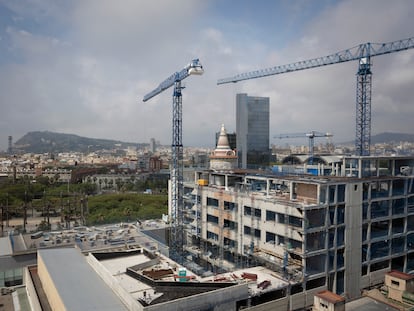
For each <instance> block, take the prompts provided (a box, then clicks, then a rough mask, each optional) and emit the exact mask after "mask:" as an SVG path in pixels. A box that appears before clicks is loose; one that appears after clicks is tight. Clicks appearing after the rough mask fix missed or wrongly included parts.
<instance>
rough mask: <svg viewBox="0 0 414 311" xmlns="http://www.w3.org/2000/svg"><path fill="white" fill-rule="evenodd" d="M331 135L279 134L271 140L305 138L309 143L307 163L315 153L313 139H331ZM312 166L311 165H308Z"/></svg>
mask: <svg viewBox="0 0 414 311" xmlns="http://www.w3.org/2000/svg"><path fill="white" fill-rule="evenodd" d="M332 136H333V135H332V134H331V133H321V132H316V131H310V132H308V133H294V134H280V135H279V136H274V137H273V138H280V139H282V138H300V137H307V138H308V140H309V142H308V144H309V146H308V153H309V161H312V159H313V155H314V151H315V141H314V140H315V137H326V138H329V137H332ZM310 164H312V163H310Z"/></svg>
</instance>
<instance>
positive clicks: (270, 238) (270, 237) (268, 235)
mask: <svg viewBox="0 0 414 311" xmlns="http://www.w3.org/2000/svg"><path fill="white" fill-rule="evenodd" d="M266 243H271V244H275V243H276V234H274V233H272V232H268V231H266Z"/></svg>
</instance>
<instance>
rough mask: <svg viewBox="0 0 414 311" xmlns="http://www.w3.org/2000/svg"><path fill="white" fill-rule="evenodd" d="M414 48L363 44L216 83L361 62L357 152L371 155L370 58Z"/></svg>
mask: <svg viewBox="0 0 414 311" xmlns="http://www.w3.org/2000/svg"><path fill="white" fill-rule="evenodd" d="M412 48H414V37H411V38H408V39H403V40H399V41H393V42H388V43H362V44H360V45H357V46H355V47H353V48H350V49H346V50H343V51H340V52H337V53H335V54H331V55H327V56H323V57H318V58H313V59H308V60H304V61H299V62H296V63H292V64H288V65H282V66H276V67H271V68H267V69H261V70H255V71H251V72H246V73H241V74H237V75H235V76H233V77H229V78H224V79H219V80H218V81H217V84H218V85H220V84H225V83H230V82H234V83H235V82H239V81H242V80H249V79H256V78H262V77H267V76H272V75H277V74H282V73H288V72H293V71H299V70H304V69H310V68H316V67H321V66H327V65H333V64H337V63H344V62H348V61H352V60H358V62H359V66H358V71H357V88H356V89H357V90H356V98H357V100H356V131H355V133H356V136H355V153H356V154H357V155H361V156H365V155H369V153H370V144H371V86H372V72H371V65H372V62H371V58H372V57H374V56H379V55H383V54H390V53H394V52H399V51H404V50H408V49H412Z"/></svg>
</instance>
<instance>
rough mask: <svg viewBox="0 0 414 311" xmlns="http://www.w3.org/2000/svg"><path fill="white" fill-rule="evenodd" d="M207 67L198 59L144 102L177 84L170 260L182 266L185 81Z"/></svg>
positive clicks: (172, 155)
mask: <svg viewBox="0 0 414 311" xmlns="http://www.w3.org/2000/svg"><path fill="white" fill-rule="evenodd" d="M203 73H204V69H203V66H202V65H201V63H200V61H199V60H198V59H193V60H192V61H191V62H190V63H189V64H188V65H187V66H185V67H184V68H183V69H182V70H181V71H179V72H175V73H173V74H172V75H171V76H170V77H168V78H167V79H166V80H165V81H163V82H161V83H160V85H159V86H158V87H157V88H155V89H154V90H153V91H151V92H149V93H148V94H147V95H145V96H144V99H143V101H144V102H146V101H147V100H149V99H151V98H152V97H154V96H156V95H158V94H160V93H161V92H163V91H165V90H166V89H168V88H170V87H171V86H173V85H174V91H173V117H172V144H171V164H170V179H171V201H170V202H171V205H170V206H171V210H170V224H171V229H170V239H169V247H170V257H171V258H172V259H174V260H176V261H178V262H179V263H182V261H183V251H184V250H183V248H184V233H183V209H184V201H183V192H184V186H183V144H182V95H181V90H182V89H183V87H182V86H181V81H182V80H184V79H185V78H187V77H188V76H190V75H202V74H203Z"/></svg>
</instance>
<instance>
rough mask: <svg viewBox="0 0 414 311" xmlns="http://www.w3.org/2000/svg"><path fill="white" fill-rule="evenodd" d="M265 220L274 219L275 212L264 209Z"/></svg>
mask: <svg viewBox="0 0 414 311" xmlns="http://www.w3.org/2000/svg"><path fill="white" fill-rule="evenodd" d="M266 221H276V213H275V212H272V211H268V210H267V211H266Z"/></svg>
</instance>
